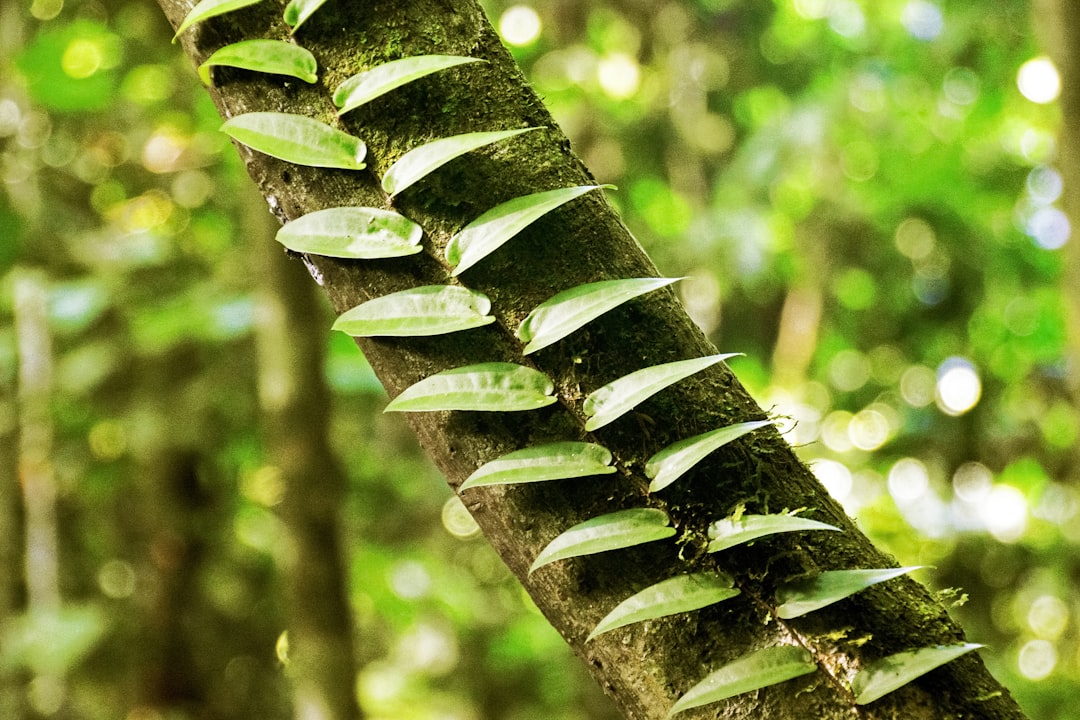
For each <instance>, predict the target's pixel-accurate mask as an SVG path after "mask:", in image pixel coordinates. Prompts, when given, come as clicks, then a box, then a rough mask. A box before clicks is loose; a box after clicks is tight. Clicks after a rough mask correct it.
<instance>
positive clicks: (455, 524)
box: [442, 495, 480, 540]
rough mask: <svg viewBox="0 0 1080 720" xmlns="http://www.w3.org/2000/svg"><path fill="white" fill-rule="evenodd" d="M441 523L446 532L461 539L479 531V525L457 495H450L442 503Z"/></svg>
mask: <svg viewBox="0 0 1080 720" xmlns="http://www.w3.org/2000/svg"><path fill="white" fill-rule="evenodd" d="M442 524H443V527H444V528H446V531H447V532H448V533H450V534H451V535H453V536H454V537H456V538H461V539H463V540H464V539H466V538H470V537H473V536H474V535H476V534H477V533H478V532H480V526H479V525H477V524H476V521H475V520H473V516H472V515H470V514H469V511H468V509H467V508H466V507H465V504H464V503H463V502H461V498H459V497H458V496H457V495H452V496H450V497H449V498H448V499H447V500H446V502H445V503H443V507H442Z"/></svg>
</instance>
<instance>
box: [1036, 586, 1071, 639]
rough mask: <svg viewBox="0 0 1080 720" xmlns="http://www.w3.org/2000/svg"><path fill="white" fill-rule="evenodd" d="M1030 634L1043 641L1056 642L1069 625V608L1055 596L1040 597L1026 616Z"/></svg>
mask: <svg viewBox="0 0 1080 720" xmlns="http://www.w3.org/2000/svg"><path fill="white" fill-rule="evenodd" d="M1027 623H1028V627H1030V628H1031V632H1033V633H1035V634H1036V635H1038V636H1039V637H1040V638H1043V639H1045V640H1057V639H1058V638H1059V637H1061V634H1062V633H1063V632H1065V628H1066V627H1068V625H1069V606H1068V605H1066V604H1065V602H1064V601H1063V600H1062V599H1061V598H1059V597H1057V596H1055V595H1040V596H1039V597H1038V598H1036V600H1035V602H1033V603H1031V607H1030V608H1029V609H1028V614H1027Z"/></svg>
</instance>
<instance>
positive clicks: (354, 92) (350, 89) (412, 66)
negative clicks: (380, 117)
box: [334, 55, 486, 115]
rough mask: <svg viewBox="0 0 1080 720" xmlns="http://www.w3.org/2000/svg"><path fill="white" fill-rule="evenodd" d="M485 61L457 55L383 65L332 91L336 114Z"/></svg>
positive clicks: (425, 56)
mask: <svg viewBox="0 0 1080 720" xmlns="http://www.w3.org/2000/svg"><path fill="white" fill-rule="evenodd" d="M474 62H486V61H484V60H481V59H480V58H471V57H462V56H460V55H414V56H412V57H407V58H402V59H400V60H393V61H391V62H388V63H383V64H382V65H378V66H376V67H373V68H371V69H370V70H365V71H364V72H362V73H357V74H356V75H353V76H352V77H350V78H348V79H346V80H345V81H344V82H342V83H341V84H340V85H338V86H337V89H336V90H334V105H336V106H337V107H338V115H344V114H345V113H347V112H349V111H350V110H355V109H356V108H358V107H360V106H361V105H363V104H364V103H367V102H370V101H372V100H374V99H375V98H377V97H379V96H380V95H385V94H386V93H388V92H390V91H391V90H394V89H396V88H399V87H401V86H402V85H405V84H407V83H410V82H412V81H413V80H417V79H419V78H422V77H424V76H425V75H430V74H432V73H435V72H438V71H440V70H445V69H447V68H451V67H454V66H456V65H464V64H465V63H474Z"/></svg>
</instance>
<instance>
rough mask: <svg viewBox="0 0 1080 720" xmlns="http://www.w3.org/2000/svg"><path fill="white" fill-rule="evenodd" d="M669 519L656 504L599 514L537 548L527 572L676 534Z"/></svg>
mask: <svg viewBox="0 0 1080 720" xmlns="http://www.w3.org/2000/svg"><path fill="white" fill-rule="evenodd" d="M670 522H671V521H670V519H669V518H668V516H667V513H665V512H664V511H663V510H660V509H657V508H633V509H630V510H619V511H616V512H613V513H608V514H607V515H600V516H599V517H594V518H592V519H590V520H586V521H585V522H582V523H578V524H577V525H575V526H573V527H572V528H570V529H569V530H567V531H565V532H563V533H562V534H560V535H559V536H558V537H556V538H555V539H554V540H552V541H551V542H550V543H548V545H547V546H546V547H545V548H544V549H543V550H542V551H540V554H539V555H537V557H536V560H534V561H533V564H532V567H530V568H529V573H530V574H532V573H533V572H535V571H536V570H537V569H538V568H541V567H543V566H544V565H547V564H548V563H553V562H555V561H556V560H565V559H567V558H572V557H579V556H581V555H593V554H595V553H601V552H607V551H608V550H621V549H622V548H628V547H632V546H634V545H641V544H642V543H647V542H652V541H654V540H662V539H664V538H668V537H671V536H672V535H674V534H675V528H673V527H671V524H670Z"/></svg>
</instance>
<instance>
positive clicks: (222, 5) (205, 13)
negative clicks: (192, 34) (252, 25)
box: [172, 0, 262, 42]
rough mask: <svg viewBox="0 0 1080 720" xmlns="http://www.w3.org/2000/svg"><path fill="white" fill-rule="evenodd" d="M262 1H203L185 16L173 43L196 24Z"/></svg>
mask: <svg viewBox="0 0 1080 720" xmlns="http://www.w3.org/2000/svg"><path fill="white" fill-rule="evenodd" d="M261 1H262V0H202V2H200V3H198V4H196V5H195V7H193V8H191V10H190V11H188V14H187V15H185V16H184V19H183V20H182V21H181V22H180V25H179V26H178V27H177V28H176V34H175V35H173V38H172V39H173V42H176V39H177V38H178V37H180V35H181V34H183V32H184V31H185V30H187V29H188V28H189V27H191V26H192V25H194V24H196V23H200V22H202V21H203V20H209V19H210V18H212V17H217V16H218V15H224V14H225V13H228V12H232V11H233V10H239V9H240V8H244V7H247V6H248V5H254V4H256V3H258V2H261Z"/></svg>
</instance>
